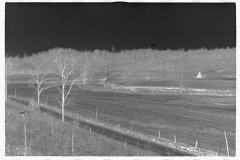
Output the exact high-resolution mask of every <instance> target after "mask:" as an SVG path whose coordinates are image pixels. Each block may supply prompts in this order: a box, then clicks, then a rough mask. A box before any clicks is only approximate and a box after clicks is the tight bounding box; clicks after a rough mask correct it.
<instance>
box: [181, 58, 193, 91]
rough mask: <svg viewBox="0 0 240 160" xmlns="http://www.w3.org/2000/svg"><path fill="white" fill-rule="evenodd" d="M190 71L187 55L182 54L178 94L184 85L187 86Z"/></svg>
mask: <svg viewBox="0 0 240 160" xmlns="http://www.w3.org/2000/svg"><path fill="white" fill-rule="evenodd" d="M190 73H191V66H190V62H189V58H188V56H184V57H183V59H182V60H181V67H180V94H181V93H182V90H183V88H184V87H185V86H187V85H188V84H189V83H190V82H191V80H189V79H187V78H189V76H190Z"/></svg>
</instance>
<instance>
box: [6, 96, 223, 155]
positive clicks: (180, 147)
mask: <svg viewBox="0 0 240 160" xmlns="http://www.w3.org/2000/svg"><path fill="white" fill-rule="evenodd" d="M9 98H11V97H9ZM12 98H14V97H12ZM18 98H20V99H23V100H26V101H28V102H29V103H30V105H32V106H35V105H36V103H37V102H35V101H32V100H30V99H27V98H22V97H18ZM40 106H41V107H42V108H46V109H48V110H50V111H53V112H57V113H59V114H62V112H61V109H60V108H57V107H56V106H50V105H46V104H42V103H41V104H40ZM97 111H98V110H97ZM96 113H97V112H96ZM65 115H66V116H69V117H71V118H74V119H75V118H77V119H78V120H81V121H84V122H87V123H90V124H93V125H95V126H101V127H103V128H108V129H110V130H114V131H117V132H119V133H122V134H126V135H131V136H133V137H136V138H139V139H143V140H146V141H149V142H153V143H157V144H160V145H164V146H168V147H170V148H173V149H178V150H180V151H183V152H187V153H191V154H194V155H197V156H202V155H205V156H217V155H218V154H219V153H217V152H214V151H211V150H207V149H202V148H197V147H196V146H197V144H196V145H195V146H191V145H188V144H185V143H181V142H176V136H175V135H174V142H173V141H171V140H168V139H165V138H161V137H160V130H159V137H156V136H152V135H147V134H144V133H141V132H137V131H134V130H132V123H131V129H130V130H129V129H127V128H122V127H120V126H118V125H112V124H110V123H107V124H106V123H104V122H100V120H99V119H96V118H97V117H95V118H92V117H85V116H82V115H79V114H78V113H77V114H76V113H72V112H69V111H65ZM90 133H91V128H90ZM196 143H197V142H196Z"/></svg>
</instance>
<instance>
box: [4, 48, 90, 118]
mask: <svg viewBox="0 0 240 160" xmlns="http://www.w3.org/2000/svg"><path fill="white" fill-rule="evenodd" d="M52 53H53V54H52V55H51V58H49V56H44V55H43V56H40V57H36V58H35V59H34V58H33V59H31V61H33V64H34V65H33V66H32V68H31V72H30V73H29V74H30V75H31V80H30V82H29V86H31V87H33V88H34V89H35V90H36V91H37V108H38V109H39V108H40V106H39V105H40V95H41V93H42V91H44V90H47V89H49V88H51V87H56V88H58V89H59V93H60V95H61V98H60V99H57V101H58V103H59V104H60V106H61V110H62V121H64V118H65V116H64V115H65V114H64V111H65V106H66V105H68V104H69V102H70V100H68V96H69V94H70V92H71V91H72V89H73V85H74V84H76V82H78V84H84V85H85V84H86V82H87V80H88V74H89V69H90V66H91V62H90V60H89V59H88V57H87V56H84V57H83V58H82V59H80V58H76V57H79V56H76V54H77V53H76V52H75V53H74V52H72V51H71V50H67V49H61V48H60V49H55V50H53V51H52ZM13 67H14V59H13V58H11V57H8V58H6V63H5V90H6V91H5V97H6V98H7V81H8V77H9V76H10V75H11V74H13V71H14V70H13ZM16 67H17V66H16ZM50 70H51V71H52V70H55V71H56V72H55V73H54V75H53V74H52V75H53V76H51V74H49V73H50V72H49V71H50ZM56 75H58V76H56Z"/></svg>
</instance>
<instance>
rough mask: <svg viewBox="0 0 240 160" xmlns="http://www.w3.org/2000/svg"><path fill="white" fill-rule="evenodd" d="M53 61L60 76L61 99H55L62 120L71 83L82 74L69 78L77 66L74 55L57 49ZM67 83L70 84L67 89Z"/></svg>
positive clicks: (77, 79)
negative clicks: (59, 108)
mask: <svg viewBox="0 0 240 160" xmlns="http://www.w3.org/2000/svg"><path fill="white" fill-rule="evenodd" d="M54 62H55V63H56V65H57V68H58V71H59V75H60V76H61V88H60V89H59V91H60V93H61V101H59V100H58V99H57V101H58V103H59V104H60V105H61V107H62V121H64V111H65V110H64V108H65V106H66V105H68V104H69V102H70V100H68V101H66V100H67V98H68V95H69V93H70V92H71V90H72V87H73V84H74V83H75V82H76V81H79V80H80V79H81V77H82V75H80V76H79V77H77V78H73V79H70V76H73V74H74V72H75V71H76V70H77V68H78V66H77V62H76V59H74V57H72V56H69V55H67V54H64V53H61V50H60V51H58V53H57V54H56V55H55V59H54ZM68 83H69V84H70V87H69V89H67V86H68ZM65 92H66V93H65Z"/></svg>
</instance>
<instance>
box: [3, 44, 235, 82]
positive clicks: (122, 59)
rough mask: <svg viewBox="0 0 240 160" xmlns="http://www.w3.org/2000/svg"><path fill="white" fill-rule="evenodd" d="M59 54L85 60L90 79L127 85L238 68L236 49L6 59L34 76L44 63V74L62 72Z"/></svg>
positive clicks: (54, 51) (56, 50) (98, 52)
mask: <svg viewBox="0 0 240 160" xmlns="http://www.w3.org/2000/svg"><path fill="white" fill-rule="evenodd" d="M57 54H61V55H62V56H65V57H72V58H73V59H74V61H75V63H76V64H77V65H78V66H79V71H80V70H82V69H83V63H84V60H87V61H88V62H89V64H90V65H89V75H90V76H91V75H92V76H95V75H98V76H101V77H104V76H106V74H107V72H108V74H109V77H112V78H113V79H114V77H115V76H114V75H113V74H115V75H118V77H121V80H123V81H131V80H136V79H152V80H154V79H164V78H167V79H170V78H173V79H176V78H178V77H179V76H180V75H181V74H182V73H183V72H184V74H185V75H186V76H190V77H191V76H194V75H197V73H198V72H204V71H205V70H206V68H208V69H209V68H211V69H216V68H218V67H221V66H224V65H225V66H227V65H235V66H236V48H226V49H214V50H207V49H198V50H188V51H184V50H183V49H182V50H163V51H159V50H152V49H137V50H123V51H121V52H114V51H113V52H110V51H105V50H95V51H77V50H75V49H63V48H54V49H50V50H48V51H43V52H39V53H36V54H32V55H31V56H26V55H25V56H24V57H22V58H20V57H19V56H16V57H8V56H6V59H5V61H6V62H11V63H12V64H13V68H12V73H13V74H30V73H32V72H34V70H35V69H36V68H37V66H39V65H40V64H41V63H43V62H44V66H45V67H44V68H43V69H42V72H45V73H49V74H50V73H56V72H59V70H58V69H57V66H56V64H55V63H54V59H55V57H56V55H57Z"/></svg>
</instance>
